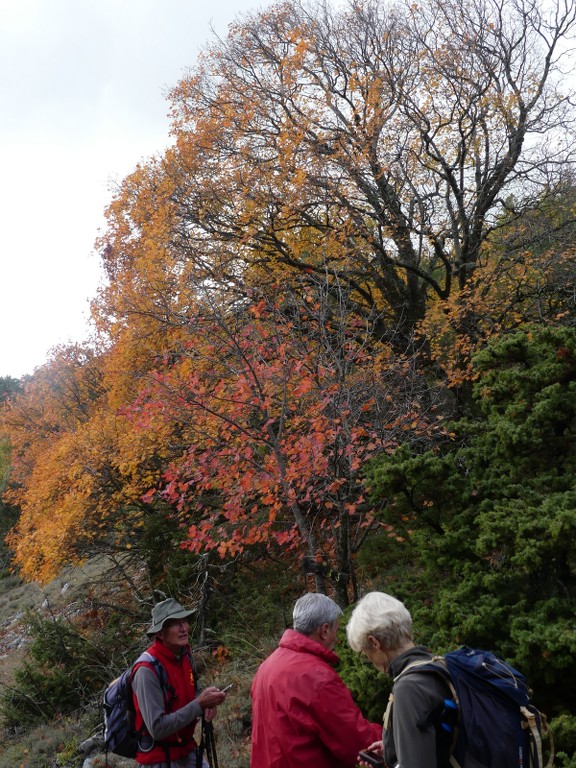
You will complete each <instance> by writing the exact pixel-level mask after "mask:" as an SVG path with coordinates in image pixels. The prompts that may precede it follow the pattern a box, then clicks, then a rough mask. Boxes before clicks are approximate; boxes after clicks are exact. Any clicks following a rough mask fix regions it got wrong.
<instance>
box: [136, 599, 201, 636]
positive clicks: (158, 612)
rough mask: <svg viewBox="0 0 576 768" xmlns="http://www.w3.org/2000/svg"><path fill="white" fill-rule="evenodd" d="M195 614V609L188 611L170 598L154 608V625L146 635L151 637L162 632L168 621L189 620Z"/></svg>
mask: <svg viewBox="0 0 576 768" xmlns="http://www.w3.org/2000/svg"><path fill="white" fill-rule="evenodd" d="M195 613H196V610H195V609H193V610H191V611H187V610H186V609H185V608H183V607H182V606H181V605H180V603H179V602H178V601H177V600H174V598H173V597H169V598H168V599H167V600H162V602H161V603H156V605H155V606H154V608H152V624H150V626H149V627H148V629H147V630H146V634H147V635H148V636H150V637H151V636H152V635H155V634H156V632H160V630H161V629H162V627H163V626H164V623H165V622H166V621H168V619H189V618H190V617H191V616H193V615H194V614H195Z"/></svg>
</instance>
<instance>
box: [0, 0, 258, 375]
mask: <svg viewBox="0 0 576 768" xmlns="http://www.w3.org/2000/svg"><path fill="white" fill-rule="evenodd" d="M270 4H271V3H270V0H213V1H212V2H209V0H0V171H1V175H0V224H1V231H0V324H1V325H0V327H1V335H0V376H14V377H15V378H19V377H20V376H22V375H24V374H29V373H32V372H33V371H34V369H35V368H36V367H38V366H40V365H42V364H43V363H44V362H45V361H46V359H47V357H48V353H49V350H50V348H52V347H53V346H55V345H57V344H61V343H67V342H69V341H82V340H83V339H84V338H85V337H86V329H87V320H88V314H89V301H90V299H91V298H92V297H93V296H94V295H95V293H96V289H97V286H98V284H99V282H100V279H101V274H100V266H99V262H98V258H97V256H96V254H95V253H94V249H93V246H94V241H95V239H96V237H97V236H98V230H99V228H101V227H102V226H103V223H104V220H103V211H104V208H105V207H106V205H107V203H108V202H109V200H110V199H111V192H110V184H111V182H113V181H114V180H116V181H119V180H121V179H122V178H123V177H124V176H126V175H127V174H128V173H130V171H132V170H133V169H134V167H135V166H136V164H137V163H138V162H139V161H140V160H142V159H146V158H147V157H150V156H151V155H153V154H156V153H159V152H162V150H163V149H164V148H165V147H166V145H167V143H168V142H169V136H168V130H169V123H168V119H167V111H168V103H167V101H166V98H165V95H166V89H167V88H168V87H170V86H172V85H175V84H176V83H177V82H178V80H179V79H180V77H181V76H182V74H183V73H184V72H185V70H186V68H187V67H190V66H193V65H194V63H195V61H196V58H197V54H198V51H199V49H200V48H201V47H202V46H203V45H204V44H205V43H206V42H207V41H208V40H210V39H211V38H212V37H213V32H212V29H214V30H215V31H216V32H217V33H218V34H219V35H220V36H225V35H226V31H227V28H228V24H229V23H230V22H232V21H234V20H235V19H237V18H238V17H241V16H242V14H245V13H246V12H248V11H252V10H258V9H261V8H265V7H267V6H269V5H270Z"/></svg>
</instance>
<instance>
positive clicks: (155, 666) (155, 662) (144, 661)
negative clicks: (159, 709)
mask: <svg viewBox="0 0 576 768" xmlns="http://www.w3.org/2000/svg"><path fill="white" fill-rule="evenodd" d="M139 667H148V668H149V669H151V670H152V671H153V672H154V673H155V674H156V677H157V678H158V682H159V683H160V689H161V691H162V695H163V696H164V705H165V707H166V711H167V712H170V710H171V708H172V704H173V702H174V698H175V695H176V692H175V690H174V688H173V686H172V685H170V683H169V682H168V675H167V673H166V669H165V668H164V665H163V664H162V662H161V661H160V659H157V658H156V656H153V655H152V654H151V653H149V652H148V651H144V652H143V653H141V654H140V656H138V658H137V659H136V661H135V662H134V664H133V666H132V672H131V673H130V680H132V677H133V676H134V673H135V672H136V670H137V669H138V668H139Z"/></svg>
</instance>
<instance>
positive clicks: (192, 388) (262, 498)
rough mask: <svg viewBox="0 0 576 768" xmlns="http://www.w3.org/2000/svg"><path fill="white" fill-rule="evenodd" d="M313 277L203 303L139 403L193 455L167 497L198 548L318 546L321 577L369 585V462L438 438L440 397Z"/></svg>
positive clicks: (348, 585) (308, 551) (166, 482)
mask: <svg viewBox="0 0 576 768" xmlns="http://www.w3.org/2000/svg"><path fill="white" fill-rule="evenodd" d="M335 286H336V283H334V284H333V286H332V295H331V296H328V295H326V292H325V291H326V284H325V282H323V281H317V283H316V285H315V289H314V288H313V285H312V284H311V283H310V281H306V283H305V285H303V286H302V288H301V292H299V293H295V292H294V293H293V292H290V291H288V292H287V291H285V290H283V289H282V288H281V287H280V286H279V287H278V290H277V293H276V294H274V295H270V293H269V291H267V293H266V296H264V295H263V294H262V293H261V292H258V291H257V290H256V289H254V290H253V292H252V296H251V301H250V302H246V303H245V304H244V306H242V307H240V306H236V307H235V308H234V310H231V309H228V310H227V311H225V309H224V307H223V306H222V305H221V304H210V303H209V302H207V301H206V302H204V304H203V305H201V306H199V307H198V309H197V314H196V316H195V317H194V318H190V321H189V336H188V340H187V341H186V342H185V343H184V344H183V345H182V346H181V348H180V349H179V350H178V351H177V350H176V349H174V350H173V355H172V356H171V358H170V359H168V360H166V361H165V363H164V365H163V367H159V368H158V369H157V371H156V372H155V374H154V376H153V377H151V378H150V382H149V384H148V385H147V386H146V387H143V388H142V390H141V393H140V396H139V397H138V398H137V399H136V400H135V402H134V404H133V406H132V407H131V408H130V409H129V410H128V413H129V415H130V417H131V418H132V419H133V420H134V422H135V424H137V425H139V426H140V428H142V429H146V430H152V431H154V430H155V429H156V425H157V424H159V423H165V422H166V421H169V422H171V423H172V424H174V425H176V424H178V425H179V433H180V434H179V438H180V444H181V445H182V455H181V456H179V457H178V458H177V459H175V460H173V461H172V462H171V464H170V465H168V466H167V467H166V470H165V472H164V474H163V479H162V482H161V483H160V484H159V485H158V487H157V489H156V490H154V489H151V492H150V493H149V494H146V497H145V498H146V500H148V501H150V502H151V501H152V500H153V499H154V498H160V499H163V500H164V501H166V502H168V503H169V504H170V505H172V506H173V507H174V508H176V509H177V510H178V513H179V515H180V516H181V520H182V522H183V524H185V521H187V520H190V521H191V524H190V523H188V526H189V527H188V543H187V547H188V548H189V549H190V550H191V551H192V552H195V553H201V552H207V551H211V550H215V551H216V552H217V553H218V554H219V556H220V557H221V558H224V559H226V558H228V559H230V558H235V557H238V556H240V555H243V554H244V553H247V554H248V555H249V556H251V557H253V556H254V553H255V552H256V553H257V552H258V551H261V552H266V551H270V552H290V551H293V552H294V553H295V554H296V555H300V556H302V555H305V556H306V557H307V558H308V562H311V563H315V562H316V561H317V562H318V564H319V565H320V566H322V567H319V568H314V567H312V568H311V572H313V573H315V575H316V577H317V586H318V588H319V589H322V590H325V589H326V584H325V578H324V577H325V576H328V577H329V578H330V577H331V578H332V580H333V582H334V585H335V586H334V589H335V591H336V594H337V596H338V599H339V600H340V602H341V603H342V604H346V603H347V602H348V600H349V599H350V597H351V596H352V597H353V596H354V595H355V594H356V585H355V581H354V567H353V560H354V556H355V554H356V552H357V551H358V549H359V547H360V545H361V543H362V541H363V539H364V537H365V535H366V532H367V530H368V529H369V527H370V526H371V525H372V524H373V511H372V509H371V507H370V505H369V504H368V503H367V501H366V499H365V496H364V492H363V488H362V481H361V477H360V475H359V468H360V466H361V464H362V461H363V460H364V459H366V458H368V457H369V456H371V455H372V454H373V453H374V452H375V451H377V450H383V449H385V448H386V447H394V446H396V445H398V444H399V442H400V441H401V440H403V439H406V438H407V436H409V435H412V436H413V439H418V436H419V439H421V440H425V433H426V429H427V428H431V426H430V425H431V424H433V423H434V417H435V414H434V404H433V403H431V401H430V398H429V396H428V394H427V390H426V388H425V387H424V386H423V384H422V381H421V380H419V378H418V376H417V374H416V372H415V371H414V370H413V368H412V366H413V361H410V360H404V361H402V360H400V359H398V358H397V357H396V358H395V357H394V355H393V354H392V353H391V350H387V351H383V350H382V349H377V350H375V349H374V346H373V340H372V334H371V329H370V327H369V325H368V324H367V323H366V322H361V321H360V320H358V319H356V320H354V319H353V317H351V316H350V314H349V313H348V312H347V304H346V297H345V292H342V293H340V295H338V296H336V295H334V294H335Z"/></svg>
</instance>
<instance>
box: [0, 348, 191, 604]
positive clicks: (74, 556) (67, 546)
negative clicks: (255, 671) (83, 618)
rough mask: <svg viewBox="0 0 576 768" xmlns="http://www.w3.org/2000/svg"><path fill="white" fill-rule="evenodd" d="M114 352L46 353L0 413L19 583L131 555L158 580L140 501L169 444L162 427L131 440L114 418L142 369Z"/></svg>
mask: <svg viewBox="0 0 576 768" xmlns="http://www.w3.org/2000/svg"><path fill="white" fill-rule="evenodd" d="M128 347H129V345H128ZM129 348H130V347H129ZM121 352H122V354H120V355H119V357H118V359H117V360H116V362H114V356H113V355H112V354H111V353H110V354H104V353H101V354H97V353H96V352H95V351H94V350H91V349H89V348H85V347H80V346H78V345H73V346H69V347H63V348H60V349H57V350H55V351H54V353H53V356H52V358H51V359H50V360H49V361H48V363H46V364H45V365H44V366H42V367H41V368H39V369H38V370H37V371H36V372H35V374H34V376H32V377H31V378H30V379H29V381H28V382H27V383H26V385H25V386H24V388H23V390H22V392H21V393H20V394H19V395H18V397H16V398H14V399H13V400H12V402H10V403H9V404H7V405H5V407H4V408H3V409H2V411H1V413H0V427H1V430H2V434H3V435H5V437H6V439H7V440H8V441H9V444H10V447H11V476H10V483H9V484H8V486H7V488H6V489H5V492H4V499H5V501H6V502H11V503H12V504H14V505H17V507H18V508H19V510H20V512H19V518H18V521H17V524H16V526H15V527H14V528H13V530H12V532H11V534H10V536H9V541H10V544H11V546H12V548H13V550H14V555H15V562H16V564H17V565H18V566H19V568H20V570H21V572H22V573H23V575H24V576H26V577H27V578H30V579H34V580H38V581H47V580H49V579H50V578H53V577H54V576H55V575H56V574H57V573H58V572H59V571H60V569H61V568H62V567H63V566H64V565H66V564H69V563H74V564H77V563H80V562H83V561H84V560H85V559H86V558H87V557H90V556H93V555H98V554H109V555H113V556H114V555H117V554H119V553H126V552H128V551H133V552H134V553H135V556H137V557H139V559H140V562H143V563H144V564H146V563H147V564H148V565H149V567H150V568H151V570H152V571H154V574H155V577H156V580H157V581H159V580H160V579H159V572H160V571H161V570H162V565H165V561H164V560H163V559H162V558H161V557H159V556H158V552H156V551H155V549H156V547H157V546H159V542H160V541H162V540H163V538H164V533H163V532H162V530H161V528H162V526H159V525H157V523H156V517H157V515H156V514H155V515H154V516H153V517H152V518H150V516H149V514H148V513H149V511H150V510H149V509H148V507H147V505H146V504H144V503H143V502H142V500H141V497H142V495H143V493H144V492H145V491H146V490H148V488H149V487H150V485H152V484H154V482H155V481H156V479H157V477H158V476H159V474H160V472H161V471H162V468H163V456H164V455H165V454H164V452H163V451H164V448H163V441H166V444H168V442H169V441H168V440H167V436H166V432H165V431H162V430H157V432H156V433H155V434H153V435H152V434H148V433H146V432H145V431H141V432H140V433H139V434H138V435H136V434H134V433H133V432H132V431H131V429H130V422H128V421H127V420H126V419H123V418H122V416H121V412H120V404H123V405H125V404H126V399H125V398H126V396H127V392H129V391H132V392H134V391H136V390H134V382H133V381H132V383H131V384H130V383H129V379H130V378H131V377H135V378H136V380H138V374H141V373H142V371H141V370H140V371H137V369H136V368H135V367H134V366H135V363H136V360H137V358H136V355H135V354H134V356H133V358H132V363H131V365H132V367H130V368H129V369H128V370H126V369H125V368H123V366H124V363H125V360H126V357H125V354H126V353H125V351H124V350H121ZM114 374H115V375H114ZM130 387H132V390H130ZM121 398H124V399H121ZM158 514H159V516H160V517H161V519H162V515H160V513H158ZM164 517H165V518H166V517H169V516H168V515H167V513H166V512H165V515H164ZM165 527H168V528H169V527H170V524H169V523H166V526H165ZM175 527H176V531H177V526H175ZM153 532H154V533H153ZM173 538H174V537H173ZM152 539H154V540H155V541H152ZM164 543H166V542H164ZM171 546H172V547H173V548H174V549H176V547H177V544H176V543H175V542H172V544H171ZM144 589H145V588H144Z"/></svg>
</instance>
